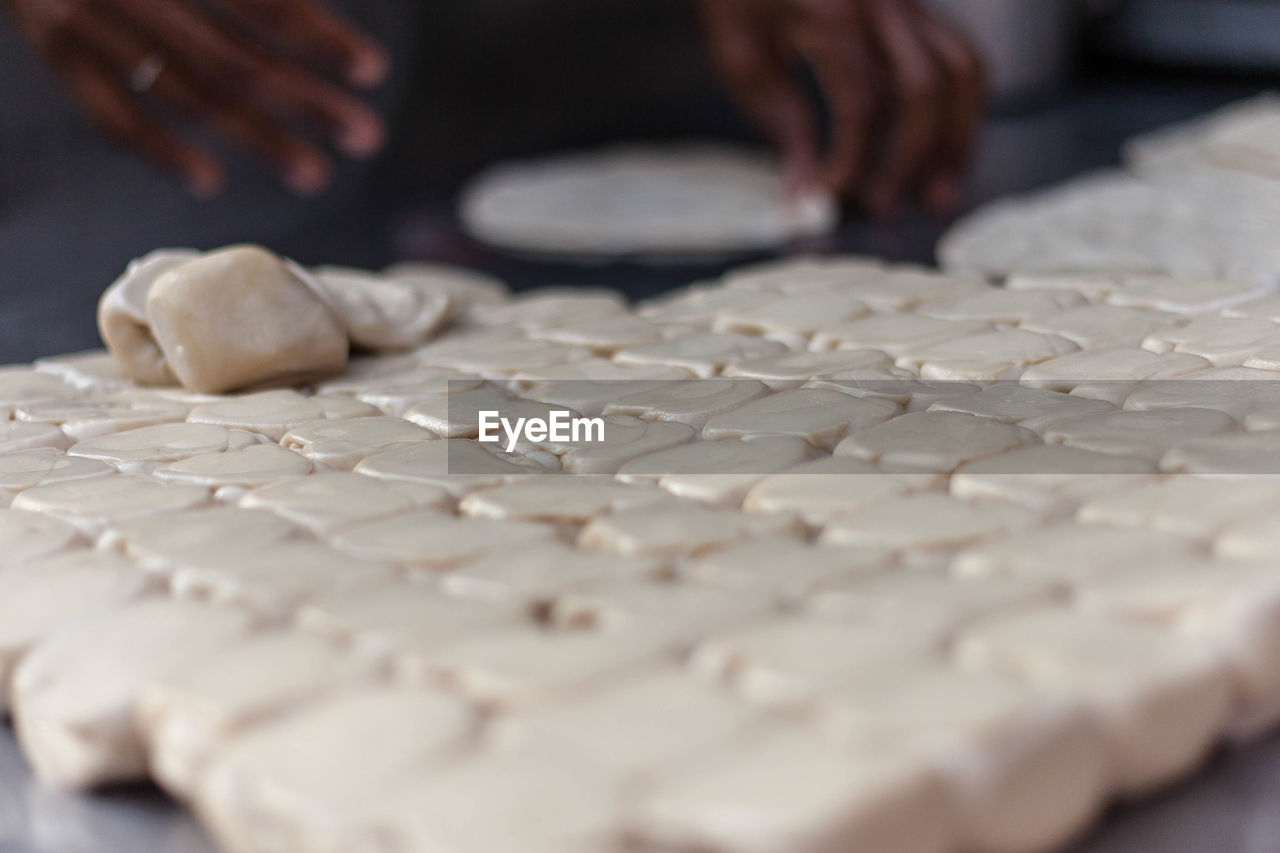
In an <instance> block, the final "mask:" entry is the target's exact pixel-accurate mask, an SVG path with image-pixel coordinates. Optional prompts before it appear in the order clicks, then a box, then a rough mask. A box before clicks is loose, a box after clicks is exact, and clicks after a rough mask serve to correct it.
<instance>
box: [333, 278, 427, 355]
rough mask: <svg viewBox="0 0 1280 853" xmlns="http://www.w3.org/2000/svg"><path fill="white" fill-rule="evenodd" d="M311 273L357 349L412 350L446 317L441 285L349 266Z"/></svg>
mask: <svg viewBox="0 0 1280 853" xmlns="http://www.w3.org/2000/svg"><path fill="white" fill-rule="evenodd" d="M312 275H314V276H315V280H316V284H317V285H319V288H320V290H321V292H322V294H323V295H324V297H325V298H326V300H327V301H328V303H329V306H330V307H331V308H332V309H333V310H334V313H336V314H337V315H338V319H339V320H340V321H341V322H342V325H344V326H346V328H347V334H348V335H349V336H350V337H351V342H352V343H353V344H355V345H356V346H360V347H364V348H366V349H378V350H381V349H408V348H410V347H415V346H418V345H420V344H424V343H426V342H427V341H428V340H430V339H431V338H432V337H433V336H434V335H435V333H436V331H438V330H439V329H440V327H441V326H443V325H444V324H445V322H446V321H447V320H448V319H449V309H450V301H451V300H450V297H449V292H448V291H447V290H446V289H445V288H443V287H440V286H437V287H430V286H425V283H423V282H415V281H412V280H398V279H394V278H387V277H384V276H381V275H378V274H376V273H371V272H365V271H363V270H357V269H351V268H348V267H317V268H316V269H314V270H312Z"/></svg>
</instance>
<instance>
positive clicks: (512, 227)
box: [460, 146, 836, 256]
mask: <svg viewBox="0 0 1280 853" xmlns="http://www.w3.org/2000/svg"><path fill="white" fill-rule="evenodd" d="M460 209H461V214H462V220H463V223H464V225H465V227H466V229H467V230H468V232H470V233H471V235H472V236H474V237H476V238H477V239H480V240H482V241H484V242H486V243H491V244H493V245H495V246H499V247H502V248H507V249H517V250H523V251H531V252H540V253H567V254H577V255H604V256H608V255H635V254H646V253H648V254H688V253H722V252H735V251H741V250H747V249H759V248H767V247H770V246H777V245H780V244H782V243H785V242H787V241H788V240H791V239H793V238H796V237H806V236H812V235H815V234H822V233H825V232H826V231H828V230H830V229H831V228H833V227H834V225H835V221H836V211H835V206H834V203H833V202H832V200H831V199H830V198H827V197H824V196H808V197H802V198H797V199H794V200H793V199H789V198H788V197H787V195H786V191H785V189H784V187H783V183H782V176H781V173H780V172H779V171H778V169H777V167H776V166H774V165H773V164H772V163H770V162H769V161H768V160H767V159H765V158H764V157H761V156H758V155H754V154H749V153H744V152H741V151H737V150H733V149H727V148H718V147H714V146H684V147H679V146H677V147H671V148H657V147H654V148H641V147H635V148H620V149H615V150H611V151H604V152H600V153H590V154H580V155H576V156H566V157H560V158H554V159H550V160H543V161H536V162H529V163H513V164H509V165H502V166H496V167H494V168H492V169H491V170H490V171H488V172H486V173H484V174H482V175H480V176H479V177H478V178H476V179H475V180H474V181H473V182H472V183H471V184H470V185H469V186H468V187H467V188H465V189H464V191H463V195H462V199H461V202H460Z"/></svg>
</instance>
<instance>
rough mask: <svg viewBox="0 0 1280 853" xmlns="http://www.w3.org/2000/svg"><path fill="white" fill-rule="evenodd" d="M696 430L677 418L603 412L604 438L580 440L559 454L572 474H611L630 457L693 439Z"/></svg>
mask: <svg viewBox="0 0 1280 853" xmlns="http://www.w3.org/2000/svg"><path fill="white" fill-rule="evenodd" d="M696 436H697V432H696V431H695V430H694V428H693V427H691V426H689V425H688V424H683V423H679V422H677V421H666V420H658V421H647V420H641V419H640V418H635V417H632V416H631V415H605V416H604V441H594V442H583V443H582V444H581V445H580V446H578V447H573V448H570V449H569V450H567V451H565V454H564V456H562V457H561V459H560V461H561V464H562V465H563V466H564V470H565V471H567V472H569V473H571V474H613V473H615V472H616V471H617V470H618V469H619V468H621V467H622V466H623V465H626V464H627V463H628V462H630V461H631V460H633V459H638V458H640V457H643V456H647V455H649V454H651V453H657V452H658V451H661V450H666V449H668V448H671V447H676V446H677V445H681V444H686V443H688V442H691V441H693V440H694V438H695V437H696Z"/></svg>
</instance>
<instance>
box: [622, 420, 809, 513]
mask: <svg viewBox="0 0 1280 853" xmlns="http://www.w3.org/2000/svg"><path fill="white" fill-rule="evenodd" d="M812 455H813V451H812V449H811V448H810V447H809V445H807V444H805V443H804V442H803V441H801V440H800V439H798V438H793V437H791V436H762V437H758V438H749V439H724V440H722V441H695V442H691V443H689V444H682V445H679V446H677V447H672V448H670V449H668V450H659V451H658V452H657V453H650V454H649V455H647V456H640V457H638V458H636V459H632V460H631V461H630V462H628V463H627V464H625V465H623V466H622V467H621V468H619V469H618V474H617V476H618V479H620V480H622V481H623V482H627V483H643V482H646V481H651V480H656V481H657V483H658V485H659V486H661V487H662V488H664V489H666V490H667V491H668V492H670V493H671V494H673V495H676V496H677V497H682V498H692V499H693V500H698V501H703V502H705V503H714V504H721V505H725V506H738V505H739V504H741V503H742V499H743V497H745V496H746V493H747V490H748V489H750V488H751V486H752V485H754V484H755V483H756V482H757V481H758V480H759V479H760V478H761V477H763V476H765V475H766V474H773V473H776V472H778V471H783V470H785V469H787V468H790V467H791V466H793V465H797V464H799V463H801V462H804V461H805V460H807V459H809V458H811V457H812Z"/></svg>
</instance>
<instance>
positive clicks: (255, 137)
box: [73, 11, 332, 194]
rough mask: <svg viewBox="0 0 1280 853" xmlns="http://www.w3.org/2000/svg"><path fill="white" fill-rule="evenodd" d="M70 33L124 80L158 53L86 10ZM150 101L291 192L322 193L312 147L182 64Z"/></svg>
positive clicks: (323, 162) (167, 71) (321, 165)
mask: <svg viewBox="0 0 1280 853" xmlns="http://www.w3.org/2000/svg"><path fill="white" fill-rule="evenodd" d="M73 33H75V34H77V35H79V36H80V37H81V41H82V43H83V44H86V45H91V46H92V51H93V52H94V53H95V54H96V55H98V56H99V57H100V58H101V59H102V60H103V64H104V65H105V66H106V67H109V68H112V69H114V70H116V72H117V75H118V78H119V79H121V80H124V79H127V77H128V75H129V74H130V73H131V72H132V71H133V69H135V68H137V67H139V65H140V64H141V63H143V62H146V61H148V60H149V59H150V58H152V57H154V56H155V55H156V51H155V50H154V48H153V47H152V45H151V44H149V43H148V42H147V41H146V40H145V39H144V38H143V37H142V36H140V35H138V33H137V32H136V31H135V30H133V29H132V28H131V27H130V26H129V25H128V24H126V23H123V22H121V21H119V20H117V19H115V18H113V17H111V16H110V15H104V14H101V13H98V12H96V11H90V12H87V13H85V14H84V15H83V17H82V18H81V20H80V21H79V22H78V23H77V24H76V27H75V29H74V30H73ZM147 94H148V97H150V98H151V99H153V100H155V101H156V102H158V103H163V104H168V105H170V106H173V107H175V108H176V109H178V110H180V111H181V112H182V113H183V114H185V115H187V116H189V117H191V118H193V119H196V120H197V121H201V122H203V123H204V124H206V125H208V126H210V127H212V128H213V129H214V130H216V131H217V132H219V133H220V134H221V135H222V136H224V137H226V138H227V139H228V140H229V141H230V142H232V143H233V144H235V145H237V146H239V147H241V148H243V149H246V150H248V151H250V152H252V153H254V154H256V155H257V156H259V157H261V158H262V159H264V160H266V161H267V162H268V163H270V164H271V166H272V168H273V169H274V170H275V171H277V172H278V173H279V174H280V175H281V176H282V177H283V179H284V181H285V183H286V184H288V185H289V187H290V188H292V189H293V190H294V191H296V192H299V193H302V194H311V193H315V192H317V191H319V190H321V189H323V188H324V187H325V186H326V185H327V184H328V181H329V176H330V173H331V171H332V167H331V165H330V163H329V160H328V158H327V157H325V156H324V155H323V154H322V153H320V152H319V151H318V150H316V149H315V147H314V146H312V145H310V144H308V143H306V142H305V141H303V140H302V139H300V138H298V137H295V136H293V135H291V134H289V133H287V132H286V131H284V130H282V129H281V128H279V127H278V126H277V125H276V123H274V122H272V121H271V120H270V118H268V117H267V116H265V115H262V114H261V113H257V112H255V111H254V110H253V109H252V108H250V107H247V106H245V105H244V104H242V103H236V102H234V101H232V100H231V99H228V98H225V97H223V96H220V95H218V94H217V93H216V92H214V90H212V89H211V88H209V87H207V86H205V85H203V84H202V83H200V82H199V80H198V79H196V78H195V77H194V76H193V75H191V74H190V73H189V72H188V71H187V69H186V68H184V67H183V66H182V64H181V63H179V62H175V61H170V62H169V63H168V64H167V65H165V67H164V68H163V69H162V70H161V71H160V74H159V75H158V76H157V77H156V78H155V80H154V81H152V84H151V87H150V89H149V91H148V93H147Z"/></svg>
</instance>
